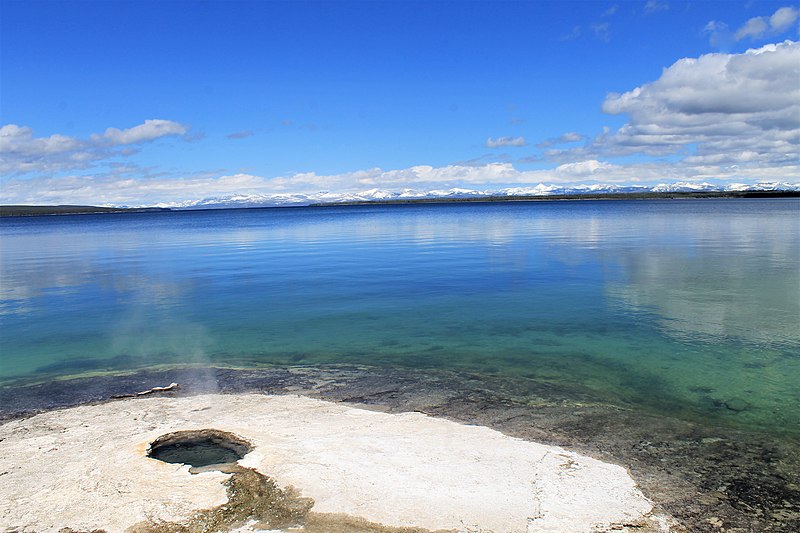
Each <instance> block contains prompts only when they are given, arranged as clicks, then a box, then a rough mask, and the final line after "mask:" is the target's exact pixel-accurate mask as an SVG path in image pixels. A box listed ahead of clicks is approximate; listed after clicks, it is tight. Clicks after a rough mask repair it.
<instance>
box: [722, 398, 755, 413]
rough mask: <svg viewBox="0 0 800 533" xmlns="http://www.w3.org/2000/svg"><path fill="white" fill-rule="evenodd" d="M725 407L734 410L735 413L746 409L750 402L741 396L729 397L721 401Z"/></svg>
mask: <svg viewBox="0 0 800 533" xmlns="http://www.w3.org/2000/svg"><path fill="white" fill-rule="evenodd" d="M723 404H724V405H725V407H726V408H728V409H729V410H731V411H735V412H737V413H739V412H741V411H746V410H747V409H749V408H750V404H749V403H748V402H746V401H745V400H742V399H741V398H731V399H730V400H725V401H724V402H723Z"/></svg>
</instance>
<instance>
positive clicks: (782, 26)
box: [735, 7, 800, 41]
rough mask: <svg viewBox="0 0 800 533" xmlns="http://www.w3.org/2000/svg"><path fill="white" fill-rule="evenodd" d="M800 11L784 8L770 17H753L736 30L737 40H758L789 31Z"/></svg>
mask: <svg viewBox="0 0 800 533" xmlns="http://www.w3.org/2000/svg"><path fill="white" fill-rule="evenodd" d="M799 15H800V11H798V10H797V9H795V8H793V7H782V8H780V9H778V10H777V11H775V13H773V14H772V16H770V17H753V18H751V19H750V20H748V21H747V22H745V23H744V25H743V26H742V27H741V28H739V29H738V30H736V34H735V37H736V40H737V41H741V40H742V39H746V38H750V39H758V38H760V37H764V36H765V35H768V34H769V35H777V34H780V33H783V32H784V31H786V30H787V29H789V27H790V26H792V24H794V23H795V21H796V20H797V18H798V16H799Z"/></svg>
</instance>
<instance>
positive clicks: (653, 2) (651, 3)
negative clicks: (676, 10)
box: [644, 0, 669, 14]
mask: <svg viewBox="0 0 800 533" xmlns="http://www.w3.org/2000/svg"><path fill="white" fill-rule="evenodd" d="M668 9H669V4H667V3H666V2H658V1H657V0H647V3H646V4H645V5H644V12H645V13H648V14H649V13H655V12H656V11H666V10H668Z"/></svg>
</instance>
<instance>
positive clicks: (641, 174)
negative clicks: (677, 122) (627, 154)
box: [0, 153, 800, 205]
mask: <svg viewBox="0 0 800 533" xmlns="http://www.w3.org/2000/svg"><path fill="white" fill-rule="evenodd" d="M758 160H759V156H758V155H757V154H752V153H750V154H747V153H742V157H741V161H740V164H731V163H730V161H729V160H727V159H726V160H720V161H711V160H710V159H709V158H705V159H703V160H697V161H688V160H684V161H680V162H676V163H662V162H651V163H637V164H625V165H620V164H613V163H610V162H608V161H602V160H597V159H586V160H581V161H573V162H570V163H566V164H563V165H559V166H557V167H555V168H552V169H541V170H527V171H522V170H518V169H517V168H515V167H514V166H513V165H512V164H510V163H491V164H486V165H480V166H469V165H447V166H442V167H434V166H429V165H417V166H413V167H409V168H404V169H396V170H382V169H380V168H371V169H364V170H357V171H353V172H345V173H341V174H327V175H326V174H316V173H314V172H305V173H297V174H293V175H289V176H281V177H275V178H268V177H263V176H258V175H254V174H247V173H239V174H226V175H219V174H214V173H203V174H194V175H186V176H168V175H159V176H151V177H145V178H142V177H140V176H138V175H136V177H135V178H134V177H132V176H133V175H132V174H131V173H130V172H129V171H122V172H120V173H107V174H96V175H85V176H68V177H63V178H54V177H35V178H26V179H9V180H6V181H4V182H3V184H2V187H0V204H69V203H73V204H93V205H154V204H159V203H161V204H170V203H180V202H183V201H187V200H199V199H203V198H214V197H221V196H231V195H257V194H262V195H270V194H316V193H319V192H321V191H334V192H336V193H346V192H357V191H364V190H367V189H373V188H377V189H379V190H384V191H396V192H399V191H402V190H404V189H406V188H413V189H415V190H434V189H445V190H446V189H450V188H454V187H456V188H460V187H463V188H471V189H477V190H498V189H501V188H504V187H513V186H534V185H536V184H539V183H547V184H558V185H575V184H591V183H605V184H620V185H623V184H640V185H655V184H657V183H663V182H667V183H671V182H676V181H686V182H703V181H708V180H716V181H729V182H731V181H734V182H738V183H755V182H759V181H772V182H774V181H784V182H791V183H797V182H798V181H800V163H799V162H795V163H793V164H788V165H787V164H784V165H772V164H764V163H761V162H759V163H758V164H755V165H748V164H747V162H748V161H758Z"/></svg>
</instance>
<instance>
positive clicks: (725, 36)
mask: <svg viewBox="0 0 800 533" xmlns="http://www.w3.org/2000/svg"><path fill="white" fill-rule="evenodd" d="M703 32H704V33H707V34H708V42H709V44H710V45H711V46H713V47H715V48H726V47H727V46H729V45H730V43H731V42H733V37H732V36H731V31H730V30H729V29H728V25H727V24H725V23H724V22H720V21H718V20H710V21H708V24H706V25H705V27H704V28H703Z"/></svg>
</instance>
